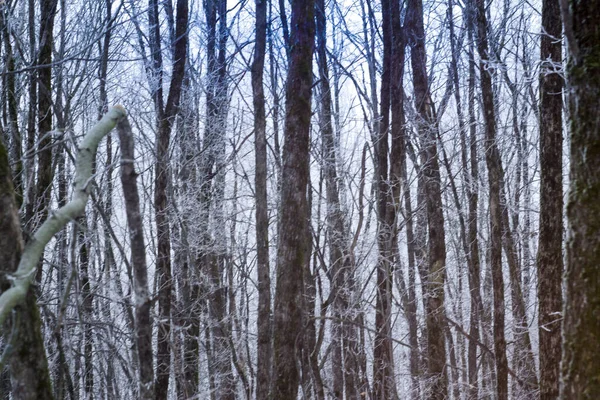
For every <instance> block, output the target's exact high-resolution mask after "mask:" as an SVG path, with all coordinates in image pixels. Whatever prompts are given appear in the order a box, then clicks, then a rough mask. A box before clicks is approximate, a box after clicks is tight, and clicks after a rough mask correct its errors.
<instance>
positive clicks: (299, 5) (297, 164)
mask: <svg viewBox="0 0 600 400" xmlns="http://www.w3.org/2000/svg"><path fill="white" fill-rule="evenodd" d="M314 36H315V21H314V1H313V0H305V1H304V0H302V1H301V0H293V1H292V16H291V29H290V41H291V47H290V59H289V72H288V77H287V84H286V113H285V131H284V136H285V143H284V147H283V170H282V182H285V184H284V185H282V188H281V206H280V215H281V219H280V222H279V223H280V226H279V242H278V248H277V277H276V289H275V310H274V311H275V314H274V326H273V336H274V345H273V346H274V347H273V352H274V360H273V388H272V394H271V398H273V399H295V398H296V396H297V393H298V384H299V378H300V377H299V372H300V371H299V370H298V367H297V360H298V356H299V355H300V354H301V349H299V348H298V344H299V343H301V341H300V342H299V341H298V339H299V335H302V320H303V310H302V304H303V298H302V295H303V292H304V290H303V282H304V274H305V271H304V269H305V268H306V265H308V262H307V261H308V259H309V254H308V241H309V240H310V237H309V236H307V232H308V222H309V221H308V215H309V214H308V203H307V188H308V178H309V142H310V141H309V137H310V133H309V130H310V117H311V109H310V104H311V87H312V54H313V49H314Z"/></svg>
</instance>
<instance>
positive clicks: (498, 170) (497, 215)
mask: <svg viewBox="0 0 600 400" xmlns="http://www.w3.org/2000/svg"><path fill="white" fill-rule="evenodd" d="M476 7H477V35H478V36H477V50H478V52H479V57H480V61H479V73H480V79H481V94H482V99H483V114H484V120H485V148H486V151H485V159H486V163H487V168H488V179H489V185H490V189H489V190H490V198H489V208H490V242H491V243H490V268H491V273H492V281H493V288H494V290H493V297H494V302H493V303H494V305H493V308H494V312H493V313H494V353H495V357H496V393H497V396H498V400H507V399H508V361H507V359H506V339H505V337H504V312H505V304H504V278H503V276H502V204H501V203H500V199H501V196H500V192H501V188H502V185H503V182H502V175H503V173H502V163H501V160H500V153H499V151H498V146H497V144H496V116H495V110H494V93H493V89H492V76H491V73H492V72H491V70H489V69H488V68H487V63H488V62H489V61H490V57H489V53H488V40H487V18H486V14H485V1H484V0H476Z"/></svg>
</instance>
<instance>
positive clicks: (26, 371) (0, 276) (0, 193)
mask: <svg viewBox="0 0 600 400" xmlns="http://www.w3.org/2000/svg"><path fill="white" fill-rule="evenodd" d="M0 232H1V234H0V266H2V267H1V268H2V270H1V271H0V291H2V292H4V291H5V290H7V289H8V288H9V287H10V280H9V279H8V275H9V274H12V273H13V272H14V271H15V270H16V269H17V264H18V263H19V260H20V258H21V253H22V251H23V239H22V234H21V225H20V222H19V214H18V207H17V205H16V202H15V196H14V189H13V185H12V180H11V172H10V167H9V161H8V154H7V152H6V149H5V148H4V145H3V144H2V143H1V142H0ZM41 324H42V321H41V320H40V314H39V311H38V306H37V303H36V296H35V293H34V291H33V290H31V291H29V293H28V294H27V297H26V300H25V303H24V304H22V305H21V306H19V307H18V308H17V313H16V314H15V318H14V319H13V320H12V321H9V322H6V323H5V324H4V328H3V330H4V340H5V341H6V342H5V343H7V344H8V345H10V346H12V350H11V358H10V375H11V393H12V396H13V398H14V399H18V400H36V399H42V400H45V399H52V398H53V396H52V385H51V383H50V374H49V372H48V362H47V361H46V353H45V350H44V341H43V338H42V332H41ZM4 351H6V350H4ZM5 395H6V396H7V397H6V398H8V393H5Z"/></svg>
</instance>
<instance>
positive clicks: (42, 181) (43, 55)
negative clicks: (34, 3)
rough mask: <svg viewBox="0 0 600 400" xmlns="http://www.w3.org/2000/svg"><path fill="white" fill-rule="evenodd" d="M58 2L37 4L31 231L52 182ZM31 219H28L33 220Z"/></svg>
mask: <svg viewBox="0 0 600 400" xmlns="http://www.w3.org/2000/svg"><path fill="white" fill-rule="evenodd" d="M57 4H58V0H43V1H42V2H41V3H40V36H39V50H38V58H37V65H40V67H38V79H37V89H38V94H37V100H38V126H37V128H38V138H39V153H38V167H37V180H36V189H35V198H34V199H31V200H32V202H33V203H32V204H31V205H30V208H29V209H28V212H26V217H25V218H26V220H27V223H28V224H30V225H29V230H30V231H34V230H35V229H36V228H37V226H38V225H39V222H41V221H44V220H45V219H46V216H47V215H48V208H49V206H50V199H51V196H50V195H51V188H52V179H53V170H52V147H51V145H52V139H51V138H52V134H51V133H50V131H51V130H52V115H53V112H52V66H51V64H52V51H53V46H54V37H53V33H52V31H53V29H54V18H55V16H56V8H57ZM34 217H35V219H34V220H30V219H31V218H34Z"/></svg>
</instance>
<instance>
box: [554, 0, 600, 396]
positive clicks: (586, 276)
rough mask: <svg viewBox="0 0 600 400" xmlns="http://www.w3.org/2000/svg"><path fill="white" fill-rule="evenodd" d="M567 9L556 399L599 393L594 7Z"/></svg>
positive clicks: (597, 6)
mask: <svg viewBox="0 0 600 400" xmlns="http://www.w3.org/2000/svg"><path fill="white" fill-rule="evenodd" d="M564 3H566V2H564ZM569 5H570V10H569V11H567V12H566V10H565V9H563V10H562V11H563V14H562V15H563V24H564V26H565V36H566V37H567V39H568V47H569V56H570V57H569V61H568V93H569V111H570V117H569V118H570V121H569V122H570V127H571V171H570V182H571V183H570V188H569V200H568V204H567V218H568V221H569V222H568V229H569V231H568V232H569V239H568V243H567V273H566V301H565V308H564V323H563V330H564V331H563V340H564V344H563V360H562V364H561V365H562V367H561V368H562V371H561V373H562V382H561V385H562V386H561V391H560V397H561V399H565V400H566V399H582V400H584V399H595V398H597V397H598V393H600V357H598V354H600V269H599V268H598V264H599V263H600V202H599V201H598V197H599V196H600V174H598V171H600V121H599V120H598V99H599V98H600V29H598V26H600V3H599V2H597V1H570V2H569Z"/></svg>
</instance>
